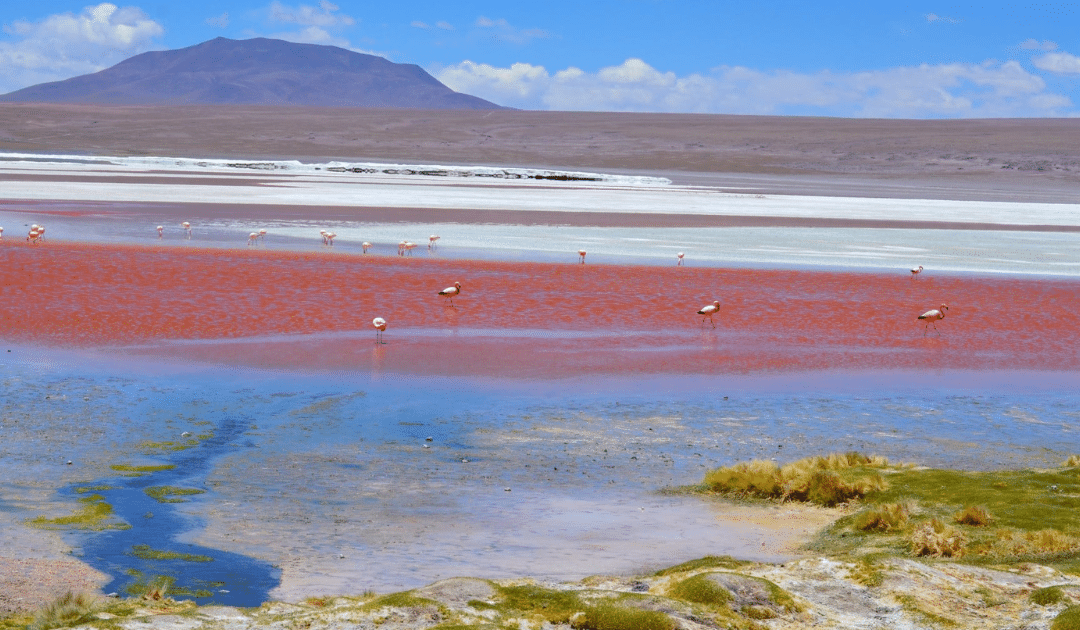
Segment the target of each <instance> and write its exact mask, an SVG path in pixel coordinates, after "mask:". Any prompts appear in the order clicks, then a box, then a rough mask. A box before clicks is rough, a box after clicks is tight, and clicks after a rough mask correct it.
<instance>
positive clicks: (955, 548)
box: [911, 518, 967, 558]
mask: <svg viewBox="0 0 1080 630" xmlns="http://www.w3.org/2000/svg"><path fill="white" fill-rule="evenodd" d="M966 544H967V536H965V535H964V532H962V531H960V530H958V529H956V528H955V527H953V526H952V525H946V524H945V523H944V522H943V521H942V520H941V519H939V518H932V519H930V520H929V521H926V522H925V523H922V524H921V525H919V526H918V527H916V528H915V531H914V532H912V533H911V553H912V554H914V555H916V556H932V557H934V558H958V557H960V556H961V555H962V554H963V553H964V546H965V545H966Z"/></svg>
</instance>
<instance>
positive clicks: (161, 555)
mask: <svg viewBox="0 0 1080 630" xmlns="http://www.w3.org/2000/svg"><path fill="white" fill-rule="evenodd" d="M128 555H131V556H135V557H136V558H142V559H143V560H183V561H185V562H213V560H214V559H213V558H211V557H210V556H203V555H199V554H195V553H180V552H179V551H163V550H161V549H154V548H152V547H151V546H150V545H135V546H133V547H132V548H131V551H130V552H128Z"/></svg>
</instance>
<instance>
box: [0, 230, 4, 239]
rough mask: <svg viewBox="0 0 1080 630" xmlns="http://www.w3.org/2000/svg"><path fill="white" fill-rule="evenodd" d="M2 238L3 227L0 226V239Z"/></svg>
mask: <svg viewBox="0 0 1080 630" xmlns="http://www.w3.org/2000/svg"><path fill="white" fill-rule="evenodd" d="M2 240H4V228H2V227H0V241H2Z"/></svg>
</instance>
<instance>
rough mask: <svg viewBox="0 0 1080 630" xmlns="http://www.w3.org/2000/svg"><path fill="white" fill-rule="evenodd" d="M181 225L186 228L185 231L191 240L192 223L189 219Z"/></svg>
mask: <svg viewBox="0 0 1080 630" xmlns="http://www.w3.org/2000/svg"><path fill="white" fill-rule="evenodd" d="M180 226H181V227H182V228H184V231H185V232H187V238H188V240H189V241H190V240H191V223H189V222H187V221H184V222H183V223H181V224H180Z"/></svg>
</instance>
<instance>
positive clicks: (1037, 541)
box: [981, 528, 1080, 558]
mask: <svg viewBox="0 0 1080 630" xmlns="http://www.w3.org/2000/svg"><path fill="white" fill-rule="evenodd" d="M1076 552H1080V537H1077V536H1073V535H1070V534H1066V533H1064V532H1062V531H1060V530H1057V529H1042V530H1038V531H1033V532H1032V531H1021V530H1017V529H1011V528H1010V529H1002V530H999V531H998V532H996V536H995V538H994V540H993V541H992V542H991V543H990V545H989V546H988V547H987V548H986V549H984V550H982V551H981V553H982V554H983V555H989V556H996V557H1005V558H1009V557H1014V558H1030V557H1038V556H1048V555H1055V554H1062V553H1076Z"/></svg>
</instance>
